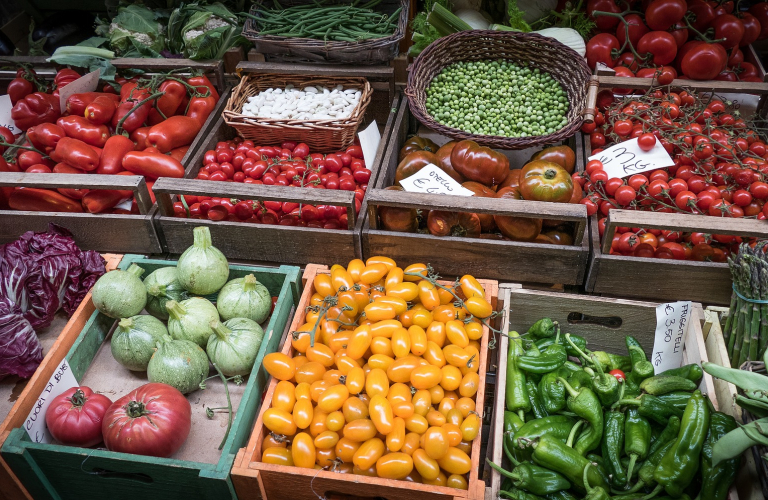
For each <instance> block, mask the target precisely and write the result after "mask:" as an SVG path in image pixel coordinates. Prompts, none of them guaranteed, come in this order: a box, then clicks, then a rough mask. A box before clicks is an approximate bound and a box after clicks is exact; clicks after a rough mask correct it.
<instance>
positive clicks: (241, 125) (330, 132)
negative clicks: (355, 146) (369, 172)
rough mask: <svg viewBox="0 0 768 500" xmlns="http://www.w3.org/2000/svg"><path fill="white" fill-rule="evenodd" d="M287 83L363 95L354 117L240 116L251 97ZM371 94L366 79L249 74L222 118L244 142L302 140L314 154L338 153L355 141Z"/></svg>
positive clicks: (232, 97) (236, 88)
mask: <svg viewBox="0 0 768 500" xmlns="http://www.w3.org/2000/svg"><path fill="white" fill-rule="evenodd" d="M288 84H292V85H293V86H294V87H297V88H304V87H307V86H309V85H324V86H326V87H335V86H336V85H339V84H340V85H342V86H343V87H344V89H350V88H353V89H357V90H360V91H361V92H362V95H361V96H360V101H359V102H358V104H357V107H356V108H355V110H354V111H353V112H352V114H351V115H350V116H349V117H347V118H343V119H338V120H287V119H276V118H258V117H254V116H247V115H244V114H242V113H241V112H242V110H243V105H244V104H245V102H246V100H247V99H248V97H252V96H255V95H256V94H258V93H259V92H261V91H263V90H267V89H270V88H285V86H286V85H288ZM371 93H372V90H371V85H370V83H368V80H366V79H365V78H356V77H319V76H311V75H258V74H249V75H247V76H245V77H243V79H242V80H240V84H239V85H238V86H237V87H235V89H234V90H233V91H232V95H231V96H230V98H229V101H227V107H226V108H225V109H224V112H223V113H222V115H223V116H224V121H225V122H226V124H227V125H229V126H230V127H233V128H235V129H236V130H237V133H238V134H239V135H240V136H241V137H242V138H244V139H250V140H252V141H254V142H257V143H260V144H280V143H281V142H283V141H299V142H304V143H306V144H307V145H308V146H309V147H310V148H311V149H312V150H313V151H319V152H325V151H335V150H339V149H342V148H344V147H346V146H349V145H350V144H352V142H353V141H354V140H355V134H356V133H357V128H358V127H359V126H360V124H361V123H362V121H363V116H365V108H366V107H367V106H368V103H369V102H370V101H371Z"/></svg>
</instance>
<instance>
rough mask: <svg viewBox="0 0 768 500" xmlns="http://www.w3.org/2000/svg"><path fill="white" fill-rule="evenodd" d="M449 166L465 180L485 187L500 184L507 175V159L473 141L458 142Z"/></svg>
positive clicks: (452, 152)
mask: <svg viewBox="0 0 768 500" xmlns="http://www.w3.org/2000/svg"><path fill="white" fill-rule="evenodd" d="M451 165H452V166H453V168H454V169H455V170H456V171H457V172H458V173H459V174H461V175H462V176H464V177H465V178H466V179H467V180H470V181H475V182H479V183H481V184H485V185H486V186H493V185H495V184H501V183H502V182H503V181H504V179H506V178H507V175H509V160H508V159H507V157H506V156H504V154H502V153H499V152H498V151H494V150H493V149H491V148H487V147H485V146H481V145H479V144H478V143H476V142H475V141H469V140H465V141H459V142H458V143H457V144H456V146H455V147H454V148H453V150H452V151H451Z"/></svg>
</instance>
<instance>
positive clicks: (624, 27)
mask: <svg viewBox="0 0 768 500" xmlns="http://www.w3.org/2000/svg"><path fill="white" fill-rule="evenodd" d="M624 21H626V22H623V23H619V24H618V25H617V26H616V39H617V40H618V41H619V45H620V46H621V47H623V46H624V42H625V41H626V39H627V31H629V41H630V43H631V44H632V46H633V47H636V46H637V42H638V41H639V40H640V38H642V36H643V35H645V34H646V33H648V31H650V30H649V29H648V27H647V26H646V25H645V23H644V22H643V18H641V17H640V16H638V15H637V14H627V15H626V16H624Z"/></svg>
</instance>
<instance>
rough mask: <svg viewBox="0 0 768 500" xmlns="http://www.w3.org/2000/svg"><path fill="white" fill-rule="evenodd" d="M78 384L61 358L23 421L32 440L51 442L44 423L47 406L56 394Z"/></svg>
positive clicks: (67, 364) (51, 438)
mask: <svg viewBox="0 0 768 500" xmlns="http://www.w3.org/2000/svg"><path fill="white" fill-rule="evenodd" d="M78 385H80V384H78V383H77V380H76V379H75V376H74V375H73V374H72V370H71V369H70V367H69V363H67V360H66V359H64V360H62V362H61V364H60V365H59V366H58V367H57V368H56V371H55V372H53V375H52V376H51V378H50V379H49V380H48V383H47V384H46V385H45V388H44V389H43V392H42V394H40V396H39V397H38V398H37V402H36V403H35V406H34V408H32V411H31V412H29V416H27V420H26V421H25V422H24V429H26V431H27V434H29V438H30V439H31V440H32V441H34V442H35V443H52V442H53V437H52V436H51V433H50V432H48V426H47V425H45V413H46V412H47V411H48V406H49V405H50V404H51V401H53V399H54V398H55V397H56V396H58V395H59V394H61V393H62V392H64V391H66V390H67V389H70V388H72V387H77V386H78Z"/></svg>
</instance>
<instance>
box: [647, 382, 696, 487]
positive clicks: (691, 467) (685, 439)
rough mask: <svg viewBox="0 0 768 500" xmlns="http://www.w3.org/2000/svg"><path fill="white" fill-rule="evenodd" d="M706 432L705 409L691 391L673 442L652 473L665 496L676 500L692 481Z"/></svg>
mask: <svg viewBox="0 0 768 500" xmlns="http://www.w3.org/2000/svg"><path fill="white" fill-rule="evenodd" d="M708 431H709V405H708V403H707V401H706V399H705V397H704V396H703V395H702V394H701V391H695V392H694V393H693V395H692V396H691V399H690V401H688V405H687V406H686V407H685V413H684V414H683V418H682V420H681V423H680V434H679V435H678V437H677V441H675V444H674V445H673V446H672V448H670V449H669V451H667V453H666V454H665V455H664V458H662V459H661V462H659V465H658V466H657V467H656V470H655V471H654V473H653V477H654V479H655V480H656V482H657V483H658V485H659V486H661V487H663V488H664V490H665V491H666V492H667V494H668V495H670V496H673V497H679V496H680V495H682V494H683V490H684V489H685V488H686V487H687V486H688V485H689V484H690V483H691V481H692V480H693V478H694V476H695V475H696V471H697V470H698V468H699V458H700V455H701V449H702V448H703V446H704V439H705V438H706V436H707V432H708Z"/></svg>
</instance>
